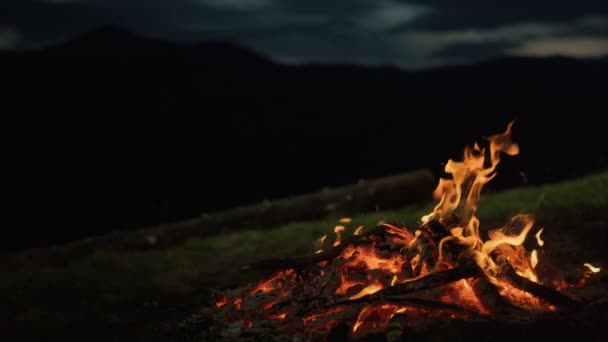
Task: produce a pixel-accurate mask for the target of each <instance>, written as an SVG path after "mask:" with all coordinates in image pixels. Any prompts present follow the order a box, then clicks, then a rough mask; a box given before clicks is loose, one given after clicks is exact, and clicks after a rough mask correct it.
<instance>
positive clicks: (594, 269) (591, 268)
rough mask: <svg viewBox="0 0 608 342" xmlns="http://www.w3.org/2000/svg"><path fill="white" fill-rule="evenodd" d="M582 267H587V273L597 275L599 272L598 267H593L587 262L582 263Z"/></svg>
mask: <svg viewBox="0 0 608 342" xmlns="http://www.w3.org/2000/svg"><path fill="white" fill-rule="evenodd" d="M583 266H585V267H587V268H588V269H589V271H591V272H593V273H598V272H599V271H600V270H601V269H600V268H599V267H595V266H593V265H591V264H590V263H588V262H586V263H584V264H583Z"/></svg>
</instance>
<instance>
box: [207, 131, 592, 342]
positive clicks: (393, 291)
mask: <svg viewBox="0 0 608 342" xmlns="http://www.w3.org/2000/svg"><path fill="white" fill-rule="evenodd" d="M511 128H512V123H511V124H509V125H508V127H507V129H506V131H505V132H504V133H501V134H497V135H494V136H491V137H489V138H488V140H487V142H486V144H485V145H487V146H484V147H481V146H479V145H478V144H475V145H473V146H470V147H467V148H465V150H464V158H463V160H462V161H454V160H449V161H448V162H447V163H446V165H445V172H446V173H447V174H449V175H451V177H450V179H440V181H439V184H438V186H437V188H436V189H435V191H434V192H433V197H434V198H435V199H436V200H437V201H438V203H437V205H436V206H435V208H434V210H433V211H432V212H431V213H429V214H428V215H425V216H423V217H422V218H421V219H420V222H419V225H418V226H417V227H416V228H413V229H412V228H409V227H404V226H400V225H397V224H391V223H388V222H380V223H379V224H378V226H377V227H375V228H372V229H367V230H366V229H365V228H364V227H358V228H357V229H352V228H351V229H352V230H353V232H352V233H350V234H349V233H348V230H350V229H347V226H348V224H349V223H350V219H348V218H344V219H342V220H340V224H339V225H338V226H336V227H335V230H334V231H335V238H333V239H330V238H329V237H327V236H323V237H322V238H320V239H319V240H318V241H317V242H316V245H317V249H316V252H312V253H311V255H309V256H306V257H302V258H294V259H290V260H280V261H274V262H270V263H265V265H274V266H277V265H279V266H280V267H281V268H282V269H281V270H280V271H277V272H275V273H273V274H271V275H270V276H268V277H267V278H265V279H263V280H261V281H259V282H258V283H256V284H254V285H253V286H250V287H248V288H241V289H237V290H234V291H231V292H227V293H222V294H220V295H218V297H217V300H216V302H215V308H214V310H215V312H214V321H215V322H217V324H220V325H221V327H219V326H218V327H216V329H217V330H218V333H217V334H218V336H224V337H226V336H227V335H226V334H232V335H230V336H232V337H235V336H251V337H254V339H256V338H259V339H264V340H273V339H274V340H278V339H281V337H282V338H293V337H294V336H297V335H301V336H302V337H303V338H304V339H312V340H323V339H327V338H328V337H331V336H338V337H340V338H342V339H344V338H347V339H353V340H356V339H359V338H363V337H365V336H367V335H370V334H378V333H383V334H385V335H386V337H387V338H388V339H389V340H390V339H391V336H392V338H393V339H398V338H400V336H402V334H403V331H404V329H405V328H406V327H408V326H413V325H416V324H424V322H425V321H428V320H438V319H448V320H453V319H462V320H466V319H472V318H475V317H483V316H488V315H498V314H504V313H513V312H541V313H542V312H551V311H559V310H567V309H571V308H574V307H576V306H577V305H578V303H577V302H576V301H575V300H573V299H571V298H570V297H568V296H566V295H564V294H563V293H562V292H561V291H563V290H564V289H566V288H568V287H573V286H580V285H582V284H583V283H584V281H585V279H586V278H587V277H588V276H589V275H590V274H592V273H595V272H599V271H600V270H599V268H596V267H594V266H593V265H591V264H585V266H586V267H587V269H588V271H587V273H586V274H585V275H584V276H583V277H581V278H580V279H578V280H577V281H571V282H565V281H563V280H555V279H551V277H550V276H549V275H548V276H546V277H544V278H542V277H539V275H538V274H537V271H536V269H537V265H538V264H539V263H542V248H543V247H544V241H543V239H542V232H543V229H542V228H539V227H536V226H535V225H534V220H533V218H532V217H531V216H530V215H526V214H520V215H516V216H514V217H512V218H511V219H510V220H509V223H508V224H506V225H505V226H503V227H502V228H499V229H495V230H481V229H480V220H479V219H478V218H477V216H476V213H477V209H478V205H479V203H480V193H481V190H482V188H483V187H484V185H485V184H487V183H488V182H489V181H491V180H492V179H493V178H494V177H495V176H496V174H497V172H496V167H497V165H498V164H499V163H500V160H501V157H502V156H503V155H505V154H506V155H511V156H514V155H517V154H518V153H519V147H518V145H517V144H516V143H514V142H513V141H512V139H511ZM353 228H354V227H353ZM482 232H483V233H482ZM526 239H528V240H531V241H528V244H527V245H530V244H533V245H534V246H535V248H534V249H531V250H526V248H524V242H525V241H526ZM255 266H256V265H252V267H255ZM258 266H259V265H258ZM545 273H550V272H545ZM241 334H243V335H241Z"/></svg>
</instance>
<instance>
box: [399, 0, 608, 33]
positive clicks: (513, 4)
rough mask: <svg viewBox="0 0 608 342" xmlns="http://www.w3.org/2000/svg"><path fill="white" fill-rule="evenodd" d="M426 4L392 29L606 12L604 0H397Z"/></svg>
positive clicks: (568, 18)
mask: <svg viewBox="0 0 608 342" xmlns="http://www.w3.org/2000/svg"><path fill="white" fill-rule="evenodd" d="M399 2H402V3H409V4H420V5H425V6H430V7H431V8H433V9H434V11H433V12H431V13H427V14H426V15H423V16H421V17H420V18H418V19H417V20H415V21H414V22H413V23H406V24H404V25H401V26H400V27H398V28H396V29H395V31H403V30H411V29H413V28H416V29H425V30H439V31H442V30H451V29H463V28H495V27H500V26H504V25H512V24H520V23H530V22H534V23H562V22H568V21H573V20H576V19H579V18H581V17H587V16H608V1H605V0H576V1H575V0H494V1H489V0H457V1H455V0H399Z"/></svg>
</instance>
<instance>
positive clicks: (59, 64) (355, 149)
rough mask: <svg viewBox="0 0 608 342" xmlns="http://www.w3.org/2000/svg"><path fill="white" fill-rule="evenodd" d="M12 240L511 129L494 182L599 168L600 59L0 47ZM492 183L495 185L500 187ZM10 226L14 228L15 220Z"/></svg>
mask: <svg viewBox="0 0 608 342" xmlns="http://www.w3.org/2000/svg"><path fill="white" fill-rule="evenodd" d="M0 74H1V75H2V87H1V88H0V92H1V94H2V107H1V108H2V114H3V123H2V125H1V127H0V129H1V130H2V134H1V136H2V139H3V140H2V141H0V143H1V146H2V147H3V150H4V153H2V165H3V168H2V171H0V172H1V173H0V177H1V179H2V180H3V182H2V193H3V198H5V201H4V202H3V203H2V205H1V206H0V208H1V210H2V212H0V214H1V217H3V218H4V220H5V226H6V227H12V228H10V233H7V234H14V235H15V236H12V237H11V238H10V239H8V238H7V239H4V241H3V243H5V244H9V245H11V246H13V247H14V246H23V245H31V244H45V243H49V242H51V241H54V242H57V241H64V240H69V239H73V238H77V237H82V236H87V235H90V234H93V233H101V232H109V231H112V230H122V229H133V228H138V227H142V226H145V225H151V224H156V223H160V222H168V221H176V220H180V219H185V218H189V217H193V216H197V215H200V214H201V213H202V212H209V211H214V210H220V209H224V208H229V207H232V206H235V205H240V204H246V203H252V202H257V201H261V200H263V199H273V198H278V197H282V196H289V195H296V194H301V193H305V192H311V191H318V190H319V189H320V188H321V187H323V186H334V185H342V184H348V183H352V182H356V181H358V180H359V179H361V178H371V177H379V176H384V175H389V174H392V173H397V172H403V171H407V170H411V169H416V168H420V167H430V168H431V169H432V170H433V171H436V172H437V173H440V172H441V171H442V170H441V169H442V162H444V161H445V160H447V158H459V157H461V156H460V153H461V152H460V151H461V150H462V148H463V147H464V146H465V145H466V144H469V143H471V142H473V141H475V140H478V141H482V140H483V136H485V135H489V134H494V133H497V132H500V131H502V130H503V129H504V127H505V126H506V124H507V123H508V122H509V121H511V120H513V119H516V120H517V121H516V125H515V128H514V135H515V138H516V139H517V141H518V142H519V143H520V145H521V149H522V154H521V156H519V157H517V158H510V159H509V160H508V161H507V162H505V163H503V164H504V165H501V170H500V171H499V172H500V173H501V176H500V177H498V178H497V180H496V181H495V182H493V185H492V186H493V187H494V189H499V188H501V187H506V186H513V185H521V184H522V178H521V176H520V172H524V173H525V174H526V175H527V177H526V179H527V180H528V181H529V182H531V183H543V182H548V181H554V180H559V179H564V178H567V177H574V176H579V175H582V174H585V173H589V172H593V171H595V170H599V169H602V168H605V167H607V166H608V165H607V160H608V159H607V158H606V157H607V156H606V154H607V153H606V150H605V149H604V148H603V147H602V146H604V145H605V144H604V135H605V132H604V131H605V128H604V126H603V125H602V124H600V123H599V122H600V121H598V119H597V117H601V116H603V115H605V114H606V106H605V80H606V79H608V64H606V63H605V61H603V60H601V59H598V60H577V59H568V58H520V57H517V58H515V57H504V58H497V59H492V60H487V61H484V62H481V63H476V64H470V65H454V66H443V67H439V68H432V69H425V70H404V69H400V68H397V67H394V66H363V65H346V64H344V65H337V64H334V65H322V64H302V65H283V64H280V63H277V62H274V61H272V60H271V59H268V58H266V57H264V56H261V55H259V54H257V53H255V52H253V51H252V50H250V49H247V48H243V47H240V46H238V45H236V44H234V43H231V42H223V41H213V42H201V43H176V42H166V41H161V40H156V39H149V38H143V37H140V36H137V35H135V34H132V33H129V32H126V31H124V30H121V29H118V28H107V27H106V28H102V29H100V30H96V31H93V32H89V33H87V34H84V35H82V36H81V37H79V38H76V39H74V40H72V41H69V42H65V43H62V44H60V45H57V46H54V47H48V48H45V49H41V50H36V51H16V52H10V53H8V52H7V53H4V54H2V55H0ZM490 190H492V188H490ZM7 229H8V228H7Z"/></svg>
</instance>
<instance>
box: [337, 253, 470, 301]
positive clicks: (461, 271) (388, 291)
mask: <svg viewBox="0 0 608 342" xmlns="http://www.w3.org/2000/svg"><path fill="white" fill-rule="evenodd" d="M479 272H480V269H479V267H478V266H477V265H476V264H472V263H467V264H463V265H461V266H459V267H456V268H452V269H449V270H445V271H439V272H435V273H431V274H428V275H426V276H424V277H421V278H418V279H414V280H410V281H408V282H405V283H401V284H396V285H394V286H391V287H387V288H384V289H382V290H380V291H378V292H376V293H374V294H371V295H366V296H363V297H361V298H358V299H353V300H346V301H340V302H336V303H333V304H331V305H343V304H348V303H360V302H369V301H375V300H378V299H381V298H384V297H386V296H394V295H402V294H406V293H412V292H416V291H421V290H428V289H432V288H436V287H440V286H443V285H447V284H449V283H451V282H454V281H457V280H460V279H466V278H470V277H476V276H478V275H479Z"/></svg>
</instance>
